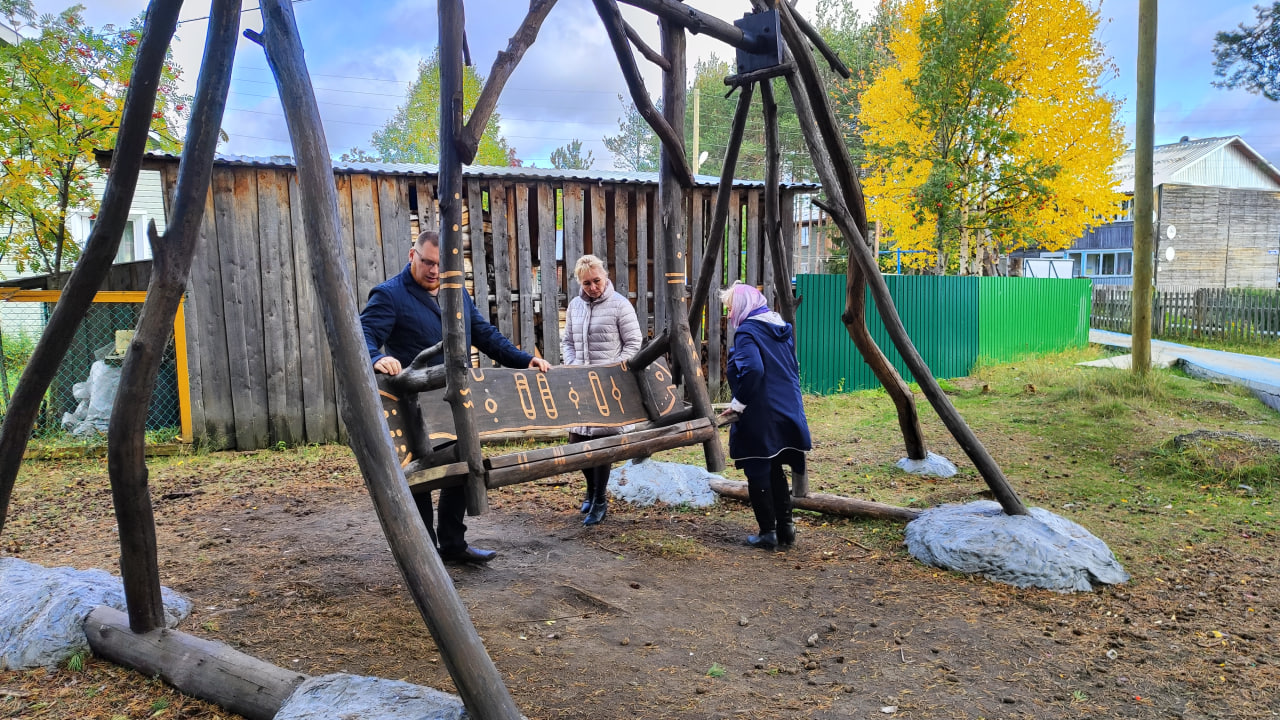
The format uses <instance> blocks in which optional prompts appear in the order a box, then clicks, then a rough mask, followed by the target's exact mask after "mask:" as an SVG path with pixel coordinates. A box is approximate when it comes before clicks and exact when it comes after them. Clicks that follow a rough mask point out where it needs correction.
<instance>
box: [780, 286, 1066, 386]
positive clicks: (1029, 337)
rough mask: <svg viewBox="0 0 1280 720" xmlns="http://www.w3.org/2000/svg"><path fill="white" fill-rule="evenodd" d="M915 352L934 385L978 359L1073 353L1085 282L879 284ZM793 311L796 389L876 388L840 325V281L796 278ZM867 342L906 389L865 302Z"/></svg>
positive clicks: (897, 361)
mask: <svg viewBox="0 0 1280 720" xmlns="http://www.w3.org/2000/svg"><path fill="white" fill-rule="evenodd" d="M884 280H885V283H886V284H887V285H888V286H889V294H890V296H891V297H892V298H893V302H894V305H895V306H896V307H897V309H898V314H899V315H900V316H901V317H902V323H903V325H904V326H905V327H906V329H907V334H908V335H909V336H910V337H911V340H912V343H913V344H914V345H915V347H916V350H917V351H918V352H919V353H920V355H921V357H922V358H924V361H925V364H927V365H928V366H929V369H930V370H931V371H932V372H933V375H934V377H939V378H951V377H962V376H964V375H968V374H969V372H970V371H971V370H972V369H973V366H974V363H976V362H977V360H978V358H979V357H983V358H989V359H992V360H997V361H1007V360H1013V359H1016V358H1018V357H1022V356H1026V355H1029V354H1041V353H1049V352H1057V351H1059V350H1064V349H1066V348H1069V347H1082V346H1084V345H1085V344H1087V343H1088V341H1089V310H1090V285H1089V281H1088V280H1056V279H1054V280H1039V279H1032V278H987V277H983V278H980V277H953V276H929V275H886V276H884ZM796 291H797V292H798V293H799V294H800V296H801V297H803V298H804V301H803V302H802V303H801V304H800V307H799V309H798V310H797V311H796V325H797V328H796V334H797V350H798V352H799V355H800V373H801V384H802V385H803V387H804V389H805V391H806V392H814V393H832V392H842V391H849V390H863V389H867V388H873V387H879V385H880V383H879V381H878V380H876V378H875V375H873V374H872V373H871V369H870V368H869V367H868V366H867V364H866V362H865V361H864V360H863V359H862V355H861V354H860V353H859V352H858V350H857V348H856V347H854V345H853V341H852V340H850V339H849V334H848V332H847V331H846V330H845V327H844V324H843V323H842V322H841V320H840V314H841V313H842V312H844V303H845V278H844V277H843V276H841V275H799V276H797V278H796ZM867 326H868V328H869V329H870V331H871V336H872V338H874V339H875V341H876V344H877V345H879V346H880V349H881V350H883V351H884V353H885V355H886V356H887V357H888V358H889V360H890V362H892V363H893V366H894V367H895V368H896V369H897V370H898V372H899V373H900V374H901V375H902V377H903V378H905V379H906V380H907V381H908V382H911V381H913V380H914V377H913V376H912V375H911V373H910V372H909V371H908V370H907V367H906V365H905V363H903V361H902V357H901V355H899V354H898V351H897V350H896V349H895V348H894V347H893V343H892V342H891V341H890V340H889V336H888V333H887V332H886V331H885V329H884V324H883V323H882V322H881V321H880V316H879V313H878V312H877V311H876V306H875V303H874V301H873V300H872V299H871V294H870V292H869V291H868V292H867Z"/></svg>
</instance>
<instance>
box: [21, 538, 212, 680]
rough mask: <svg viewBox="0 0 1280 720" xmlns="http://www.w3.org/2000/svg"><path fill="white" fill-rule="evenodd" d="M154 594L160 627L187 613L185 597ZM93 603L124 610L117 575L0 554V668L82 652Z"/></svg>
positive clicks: (166, 591)
mask: <svg viewBox="0 0 1280 720" xmlns="http://www.w3.org/2000/svg"><path fill="white" fill-rule="evenodd" d="M160 592H161V595H160V596H161V599H162V600H163V601H164V622H165V626H166V627H174V626H176V625H177V624H178V623H180V622H182V621H183V620H184V619H185V618H186V617H187V615H189V614H191V602H190V601H188V600H187V599H186V598H184V597H182V596H181V595H178V594H177V593H175V592H173V591H172V590H170V589H168V588H161V589H160ZM99 605H107V606H109V607H113V608H115V609H117V610H119V611H121V612H127V610H126V606H125V601H124V585H123V583H121V581H120V578H118V577H116V576H114V575H111V574H110V573H108V572H107V571H105V570H76V569H75V568H68V567H62V568H46V567H41V566H40V565H35V564H32V563H29V562H27V561H25V560H19V559H18V558H0V670H18V669H22V668H34V667H42V666H43V667H52V666H55V665H58V664H59V663H61V662H63V661H64V660H66V659H67V658H69V657H71V656H72V655H74V654H75V653H76V652H78V651H87V650H88V649H89V640H88V638H86V637H85V634H84V621H85V618H87V617H89V613H91V612H93V609H94V608H95V607H98V606H99Z"/></svg>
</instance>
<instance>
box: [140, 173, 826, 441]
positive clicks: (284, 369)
mask: <svg viewBox="0 0 1280 720" xmlns="http://www.w3.org/2000/svg"><path fill="white" fill-rule="evenodd" d="M178 161H179V158H178V156H175V155H158V154H153V155H150V156H148V159H147V162H146V165H145V167H147V168H148V169H154V170H158V171H159V172H160V174H161V177H162V180H163V187H164V195H165V199H166V213H167V212H169V211H170V208H169V207H168V204H169V199H170V198H171V197H172V195H173V191H174V184H175V183H176V180H177V171H178ZM334 175H335V181H336V184H337V190H338V198H339V203H338V204H339V207H338V212H339V217H340V219H341V228H342V235H343V237H344V239H345V244H344V252H345V257H346V269H347V273H348V277H349V278H350V280H351V286H352V291H353V292H354V293H355V300H356V302H357V305H359V306H363V304H364V301H365V300H366V298H367V297H368V294H369V291H370V290H371V289H372V288H373V287H374V286H375V285H377V284H378V283H381V282H382V281H383V280H385V279H387V278H388V277H390V276H392V275H394V274H396V273H398V272H400V270H401V269H402V268H403V267H404V265H405V264H406V262H407V259H408V250H409V247H410V245H411V243H412V240H413V238H414V237H416V234H417V232H418V230H419V228H423V229H433V228H435V227H436V226H437V222H438V217H439V216H438V204H437V200H436V196H435V192H436V184H437V168H436V167H435V166H434V165H421V164H382V163H335V165H334ZM657 179H658V178H657V174H656V173H621V172H609V171H596V170H583V171H580V170H555V169H539V168H507V167H480V166H474V167H469V168H467V169H466V170H465V173H464V185H465V188H466V198H464V200H465V203H466V209H465V210H464V214H463V224H464V227H463V232H464V247H465V250H464V252H465V253H466V267H467V288H468V290H469V291H470V292H471V294H472V296H473V297H474V298H476V304H477V306H478V307H479V308H480V309H481V312H482V313H487V315H488V317H489V319H490V320H491V322H493V323H494V324H495V325H497V326H498V328H499V329H500V330H501V331H502V332H503V334H505V335H507V337H509V338H511V340H512V341H513V342H515V343H516V344H517V345H519V346H520V347H521V348H523V349H525V350H527V351H529V352H537V353H539V354H541V355H542V356H543V357H545V358H547V360H549V361H550V362H552V363H553V364H554V363H558V362H559V359H560V326H561V319H562V317H563V313H564V311H565V308H566V306H567V303H568V298H569V297H570V295H568V294H567V293H569V292H577V288H576V285H575V283H574V280H573V277H572V268H573V263H574V262H575V261H576V259H577V258H578V257H579V256H580V255H581V254H583V253H593V254H595V255H598V256H600V257H601V258H603V259H604V260H605V262H606V264H607V266H608V268H609V273H610V276H611V278H612V279H613V281H614V284H615V287H616V288H617V289H618V290H619V291H623V290H625V291H626V292H627V294H628V295H629V297H630V298H631V300H632V302H633V303H634V304H635V307H636V311H637V314H638V316H639V317H640V322H641V326H642V327H643V328H644V329H645V331H646V333H647V334H648V335H653V334H655V333H658V332H661V330H662V328H663V327H665V325H666V322H667V316H668V313H669V312H670V310H669V308H667V307H666V302H665V297H664V294H663V293H662V292H654V291H655V289H658V288H660V287H661V285H660V284H659V283H658V282H655V277H654V275H655V273H654V268H661V267H663V264H662V263H663V258H662V257H661V256H660V253H661V252H662V251H663V250H662V247H663V246H662V244H661V243H655V242H654V237H653V234H654V229H655V228H656V227H658V223H657V218H656V217H655V197H656V193H657ZM698 181H699V182H698V184H697V185H696V187H695V188H694V189H693V190H692V191H691V193H690V199H691V207H690V211H689V213H688V217H689V226H688V227H687V231H686V233H684V235H685V243H684V247H685V248H686V249H685V250H683V251H681V254H682V256H683V258H684V259H685V263H686V266H687V267H688V268H689V270H688V274H689V276H690V277H693V276H696V274H697V268H698V267H699V265H700V263H701V262H702V253H703V248H704V247H705V246H706V235H707V232H708V230H709V226H710V224H711V213H712V207H713V204H714V200H715V192H716V184H717V178H711V177H699V178H698ZM812 187H813V186H806V185H788V186H784V188H783V192H782V203H781V206H782V207H783V208H791V207H793V202H792V196H793V195H794V194H795V193H796V192H800V191H804V190H809V189H812ZM763 190H764V184H763V183H762V182H758V181H741V182H738V183H736V184H735V186H734V189H733V193H732V205H731V208H732V209H731V211H730V213H729V220H728V225H727V228H726V243H727V244H726V248H727V251H726V253H725V257H726V260H725V262H724V263H723V267H722V271H721V273H720V274H719V276H718V277H717V278H716V279H715V282H714V285H713V287H712V290H713V291H714V290H715V289H717V288H718V287H722V286H724V285H725V284H727V283H731V282H733V281H734V280H738V279H742V280H745V281H747V282H750V283H753V284H757V285H763V287H764V288H765V292H767V293H769V294H770V295H771V294H772V292H773V285H772V275H771V268H770V267H769V263H767V262H765V261H764V258H765V252H766V250H765V247H764V243H763V236H762V232H761V230H762V227H761V226H762V224H763V221H764V202H763ZM794 227H795V225H794V222H793V219H792V218H789V217H784V218H782V228H783V230H782V231H783V241H784V243H787V244H788V247H791V246H792V245H794V240H795V238H794V232H793V231H794ZM477 230H479V231H480V232H477ZM305 232H306V230H305V228H304V227H303V222H302V216H301V206H300V203H299V199H298V183H297V179H296V174H295V167H294V165H293V161H292V158H287V157H285V158H279V157H273V158H250V157H235V156H220V157H219V158H218V160H217V161H216V162H215V164H214V168H213V182H212V185H211V188H210V193H209V198H208V205H207V207H206V212H205V216H204V225H203V229H202V235H201V239H200V243H199V246H198V249H197V251H196V257H195V260H194V262H193V265H192V269H191V279H190V283H189V287H188V292H187V300H186V325H187V327H186V331H187V332H186V337H187V346H188V352H187V357H188V359H189V361H188V364H189V375H190V379H191V415H192V420H193V425H194V432H195V434H196V436H197V437H198V438H199V439H201V440H202V441H203V442H207V443H209V444H210V445H211V446H213V447H220V448H232V447H234V448H238V449H242V450H243V449H255V448H264V447H271V446H274V445H275V444H276V443H279V442H283V443H285V444H290V445H292V444H297V443H303V442H307V443H312V442H333V441H338V440H341V439H342V438H343V433H342V430H341V428H340V427H339V420H338V411H337V405H336V401H335V397H336V396H335V387H336V386H335V380H334V377H333V368H332V363H331V361H330V352H329V348H328V344H327V341H326V339H325V333H324V331H323V327H322V326H321V319H320V314H319V312H318V310H317V305H316V298H315V291H314V289H313V283H312V280H311V271H310V267H309V262H310V258H309V257H308V254H307V252H306V248H305V244H304V242H303V238H304V237H305V236H304V233H305ZM713 297H714V296H713ZM712 307H713V308H718V305H714V304H713V305H712ZM696 339H697V340H698V341H700V342H701V343H702V358H703V362H704V363H705V364H706V370H707V377H708V379H709V382H710V385H711V393H712V397H713V398H714V397H716V395H717V394H718V393H720V392H721V385H722V377H723V369H722V368H723V362H724V357H725V355H726V350H727V347H728V341H729V338H728V337H727V332H726V327H725V324H724V322H723V318H722V314H721V313H720V312H718V311H713V313H712V322H710V323H706V324H705V325H704V330H703V332H702V333H701V336H700V337H698V338H696ZM477 359H478V360H479V361H482V362H486V363H487V362H488V360H487V359H486V358H479V357H478V356H477ZM725 392H727V388H726V389H725Z"/></svg>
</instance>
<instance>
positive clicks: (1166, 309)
mask: <svg viewBox="0 0 1280 720" xmlns="http://www.w3.org/2000/svg"><path fill="white" fill-rule="evenodd" d="M1132 318H1133V289H1132V288H1129V287H1114V286H1096V287H1094V289H1093V314H1092V317H1091V318H1090V324H1091V326H1092V327H1095V328H1098V329H1100V330H1114V331H1116V332H1125V333H1127V332H1131V330H1132ZM1151 334H1152V336H1154V337H1162V338H1211V339H1218V340H1237V341H1277V340H1280V290H1262V289H1257V288H1197V289H1188V290H1156V291H1154V292H1153V298H1152V312H1151Z"/></svg>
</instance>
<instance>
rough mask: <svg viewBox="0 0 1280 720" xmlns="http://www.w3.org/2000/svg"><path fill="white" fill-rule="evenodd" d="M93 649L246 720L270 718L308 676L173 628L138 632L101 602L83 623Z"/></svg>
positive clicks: (99, 655) (95, 653)
mask: <svg viewBox="0 0 1280 720" xmlns="http://www.w3.org/2000/svg"><path fill="white" fill-rule="evenodd" d="M84 634H85V635H86V636H88V638H89V647H90V648H91V649H92V650H93V654H94V655H97V656H98V657H102V658H106V659H107V660H110V661H111V662H114V663H115V664H117V665H123V666H125V667H128V668H133V669H134V670H136V671H138V672H140V673H142V674H143V675H145V676H147V677H156V676H159V677H160V678H161V679H162V680H164V681H165V682H167V683H169V684H170V685H172V686H173V687H175V688H177V689H178V690H179V691H181V692H183V693H184V694H186V695H190V696H191V697H198V698H200V699H202V700H207V701H209V702H211V703H214V704H216V705H220V706H222V707H224V708H226V709H228V710H230V711H232V712H234V713H236V714H238V715H243V716H244V717H246V718H248V719H249V720H271V718H272V717H274V716H275V714H276V713H277V712H279V710H280V706H281V705H283V704H284V701H285V700H287V699H289V695H291V694H292V693H293V691H294V689H295V688H297V687H298V685H299V684H301V683H302V682H303V681H304V680H306V679H307V676H306V675H303V674H302V673H298V672H294V671H292V670H286V669H284V668H281V667H276V666H275V665H272V664H270V663H268V662H264V661H262V660H259V659H257V658H255V657H252V656H250V655H245V654H244V653H242V652H240V651H238V650H233V649H232V648H230V647H229V646H227V645H224V644H222V643H219V642H213V641H211V640H205V639H203V638H198V637H196V636H194V635H188V634H186V633H184V632H179V631H177V630H168V629H165V628H160V629H157V630H152V631H150V632H146V633H142V634H137V633H134V632H133V631H132V630H130V629H129V617H128V616H127V615H125V614H124V613H122V612H120V611H119V610H116V609H115V608H110V607H107V606H105V605H104V606H99V607H97V608H95V609H94V611H93V612H92V613H89V617H88V619H87V620H85V622H84Z"/></svg>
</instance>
